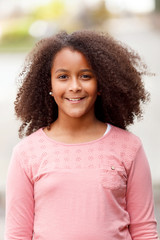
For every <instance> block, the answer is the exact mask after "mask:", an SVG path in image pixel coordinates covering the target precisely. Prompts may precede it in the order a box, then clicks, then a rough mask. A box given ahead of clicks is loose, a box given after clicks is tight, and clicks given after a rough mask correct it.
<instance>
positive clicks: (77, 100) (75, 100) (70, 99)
mask: <svg viewBox="0 0 160 240" xmlns="http://www.w3.org/2000/svg"><path fill="white" fill-rule="evenodd" d="M84 98H85V97H80V98H66V99H67V100H68V101H70V102H79V101H81V100H83V99H84Z"/></svg>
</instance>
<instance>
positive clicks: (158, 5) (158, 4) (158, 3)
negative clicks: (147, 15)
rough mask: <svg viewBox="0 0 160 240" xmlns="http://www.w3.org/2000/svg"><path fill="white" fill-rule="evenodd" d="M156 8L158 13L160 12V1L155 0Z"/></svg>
mask: <svg viewBox="0 0 160 240" xmlns="http://www.w3.org/2000/svg"><path fill="white" fill-rule="evenodd" d="M155 6H156V7H155V9H156V11H160V0H155Z"/></svg>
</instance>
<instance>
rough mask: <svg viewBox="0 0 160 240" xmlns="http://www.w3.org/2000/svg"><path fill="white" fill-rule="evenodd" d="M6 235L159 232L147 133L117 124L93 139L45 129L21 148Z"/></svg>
mask: <svg viewBox="0 0 160 240" xmlns="http://www.w3.org/2000/svg"><path fill="white" fill-rule="evenodd" d="M7 179H8V180H7V189H6V230H5V239H6V240H15V239H16V240H18V239H21V240H31V239H32V238H33V239H35V240H131V239H134V240H146V239H147V240H154V239H158V237H157V231H156V220H155V217H154V207H153V196H152V183H151V175H150V169H149V165H148V161H147V159H146V156H145V153H144V150H143V147H142V145H141V141H140V140H139V138H138V137H136V136H135V135H133V134H132V133H129V132H127V131H125V130H122V129H119V128H117V127H114V126H111V129H110V131H109V132H108V133H107V134H106V135H105V136H103V137H101V138H99V139H97V140H94V141H91V142H86V143H80V144H65V143H60V142H56V141H54V140H52V139H50V138H49V137H47V136H46V134H45V133H44V132H43V130H42V129H39V130H38V131H36V132H35V133H33V134H31V135H30V136H28V137H26V138H25V139H23V140H22V141H20V143H18V144H17V146H16V147H15V148H14V151H13V155H12V160H11V163H10V167H9V171H8V178H7Z"/></svg>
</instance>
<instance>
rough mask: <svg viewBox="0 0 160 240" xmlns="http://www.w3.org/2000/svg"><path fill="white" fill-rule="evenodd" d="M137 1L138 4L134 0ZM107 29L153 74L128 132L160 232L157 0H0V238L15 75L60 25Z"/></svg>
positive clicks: (14, 138) (14, 125)
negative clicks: (141, 159) (142, 159)
mask: <svg viewBox="0 0 160 240" xmlns="http://www.w3.org/2000/svg"><path fill="white" fill-rule="evenodd" d="M137 3H138V4H137ZM78 29H95V30H101V31H104V32H108V33H110V34H111V35H113V36H114V37H115V38H116V39H118V40H119V41H122V42H124V43H126V44H127V45H129V46H130V47H132V48H133V49H135V50H136V51H137V52H138V53H139V54H140V55H141V57H142V59H143V60H144V61H145V63H146V64H147V65H148V68H149V70H150V71H151V72H153V73H155V76H152V77H149V76H148V77H145V79H144V82H145V86H146V88H147V89H148V91H149V92H150V94H151V101H150V102H149V103H148V104H147V105H146V106H144V117H143V119H142V120H141V121H138V122H137V121H135V124H134V126H131V127H130V128H129V130H130V131H132V132H133V133H135V134H136V135H137V136H139V137H140V138H141V140H142V142H143V145H144V149H145V151H146V154H147V157H148V160H149V164H150V168H151V174H152V181H153V191H154V199H155V214H156V218H157V222H158V231H159V233H160V160H159V159H160V127H159V123H160V94H159V89H160V60H159V56H160V1H159V0H157V1H154V0H145V1H144V0H143V1H142V0H141V1H137V0H135V1H134V3H133V1H131V0H128V1H126V0H121V1H120V0H119V1H118V0H117V1H116V0H110V1H109V0H108V1H107V0H106V1H104V0H92V1H91V0H83V1H82V0H81V1H80V0H75V1H69V0H60V1H58V0H50V1H49V0H46V1H43V0H39V1H34V2H33V1H31V0H28V1H27V2H26V1H24V0H0V109H1V118H0V148H1V149H0V240H2V239H3V233H4V217H5V183H6V175H7V169H8V165H9V161H10V157H11V153H12V149H13V147H14V145H15V144H16V143H17V142H18V141H19V138H18V127H19V123H18V121H17V120H16V118H15V115H14V104H13V102H14V100H15V96H16V90H17V86H16V77H17V75H18V73H19V71H20V69H21V66H22V64H23V61H24V59H25V56H26V54H27V53H28V51H29V50H30V49H31V48H32V47H33V46H34V44H35V42H36V41H38V40H40V39H41V38H43V37H46V36H50V35H52V34H54V33H56V32H58V31H59V30H66V31H68V32H72V31H75V30H78Z"/></svg>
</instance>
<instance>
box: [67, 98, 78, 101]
mask: <svg viewBox="0 0 160 240" xmlns="http://www.w3.org/2000/svg"><path fill="white" fill-rule="evenodd" d="M68 99H69V100H70V101H79V100H81V98H68Z"/></svg>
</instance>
